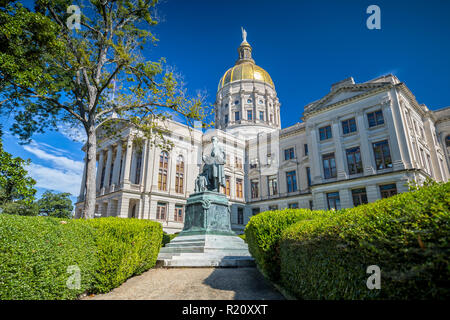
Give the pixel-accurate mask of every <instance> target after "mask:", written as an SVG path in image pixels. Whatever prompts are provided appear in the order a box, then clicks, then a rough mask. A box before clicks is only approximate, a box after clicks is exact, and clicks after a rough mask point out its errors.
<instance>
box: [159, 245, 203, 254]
mask: <svg viewBox="0 0 450 320" xmlns="http://www.w3.org/2000/svg"><path fill="white" fill-rule="evenodd" d="M204 251H205V247H203V246H197V247H187V246H185V247H163V248H161V250H160V251H159V252H163V253H182V252H186V253H189V252H204Z"/></svg>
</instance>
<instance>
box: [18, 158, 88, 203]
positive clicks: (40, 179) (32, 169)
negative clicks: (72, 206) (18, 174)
mask: <svg viewBox="0 0 450 320" xmlns="http://www.w3.org/2000/svg"><path fill="white" fill-rule="evenodd" d="M27 170H28V172H29V174H30V176H31V177H33V179H35V180H36V187H38V188H44V189H49V190H55V191H59V192H69V193H71V194H72V195H73V196H78V194H79V192H80V185H81V175H82V173H81V174H79V173H76V172H70V171H63V170H58V169H53V168H48V167H44V166H41V165H39V164H34V163H32V164H30V165H29V166H28V167H27Z"/></svg>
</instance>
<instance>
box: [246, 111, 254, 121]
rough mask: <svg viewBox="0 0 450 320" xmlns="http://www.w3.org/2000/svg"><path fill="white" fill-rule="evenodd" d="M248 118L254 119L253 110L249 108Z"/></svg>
mask: <svg viewBox="0 0 450 320" xmlns="http://www.w3.org/2000/svg"><path fill="white" fill-rule="evenodd" d="M247 120H253V112H252V110H247Z"/></svg>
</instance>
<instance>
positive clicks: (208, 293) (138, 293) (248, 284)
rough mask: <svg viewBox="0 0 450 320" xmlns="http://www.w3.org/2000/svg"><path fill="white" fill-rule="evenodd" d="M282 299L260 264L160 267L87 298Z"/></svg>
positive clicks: (86, 298)
mask: <svg viewBox="0 0 450 320" xmlns="http://www.w3.org/2000/svg"><path fill="white" fill-rule="evenodd" d="M91 299H98V300H105V299H107V300H114V299H121V300H122V299H124V300H125V299H127V300H182V299H185V300H280V299H284V298H283V296H282V295H281V294H280V293H279V292H278V291H277V290H276V289H274V288H273V287H272V285H271V284H269V283H268V282H267V281H266V280H265V279H264V277H263V276H262V275H261V273H260V272H259V271H258V269H256V268H167V269H166V268H156V269H151V270H149V271H147V272H145V273H143V274H141V275H140V276H136V277H133V278H131V279H128V281H126V282H125V283H124V284H122V285H121V286H120V287H118V288H116V289H114V290H112V291H111V292H109V293H106V294H101V295H97V296H90V297H85V298H84V300H91Z"/></svg>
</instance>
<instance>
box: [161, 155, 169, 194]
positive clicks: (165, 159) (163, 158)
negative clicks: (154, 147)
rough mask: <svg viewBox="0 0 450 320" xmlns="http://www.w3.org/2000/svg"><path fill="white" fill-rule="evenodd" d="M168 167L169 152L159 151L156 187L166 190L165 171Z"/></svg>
mask: <svg viewBox="0 0 450 320" xmlns="http://www.w3.org/2000/svg"><path fill="white" fill-rule="evenodd" d="M168 169H169V154H168V153H167V151H163V152H161V154H160V156H159V173H158V189H159V190H162V191H167V171H168Z"/></svg>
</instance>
